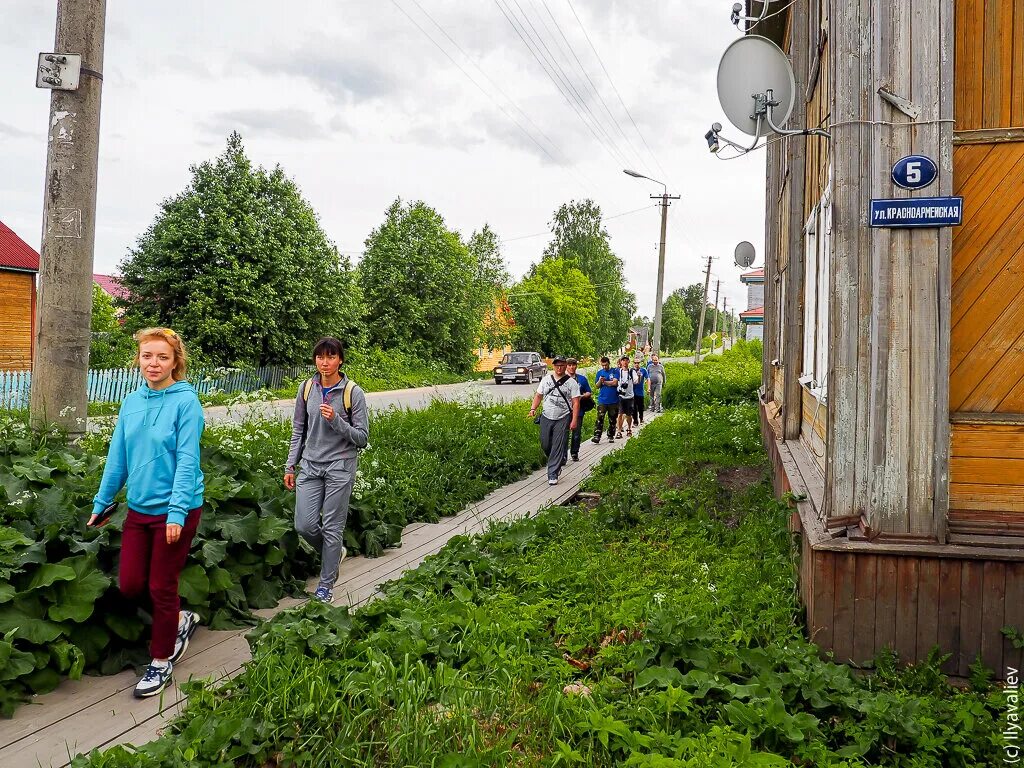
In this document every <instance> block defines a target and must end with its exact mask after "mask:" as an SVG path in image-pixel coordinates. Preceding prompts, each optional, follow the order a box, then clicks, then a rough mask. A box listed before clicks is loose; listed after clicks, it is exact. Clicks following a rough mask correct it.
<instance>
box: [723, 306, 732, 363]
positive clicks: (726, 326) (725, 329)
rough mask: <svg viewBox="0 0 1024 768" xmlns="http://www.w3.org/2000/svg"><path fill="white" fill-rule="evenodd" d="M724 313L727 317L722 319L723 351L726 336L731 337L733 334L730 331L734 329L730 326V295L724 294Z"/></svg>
mask: <svg viewBox="0 0 1024 768" xmlns="http://www.w3.org/2000/svg"><path fill="white" fill-rule="evenodd" d="M722 314H723V315H725V317H724V318H723V320H722V351H723V352H724V351H725V338H726V337H729V338H730V339H731V338H732V334H731V333H730V331H731V330H732V329H731V328H730V327H729V297H728V296H723V297H722Z"/></svg>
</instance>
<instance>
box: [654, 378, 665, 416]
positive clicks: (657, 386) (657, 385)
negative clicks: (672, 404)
mask: <svg viewBox="0 0 1024 768" xmlns="http://www.w3.org/2000/svg"><path fill="white" fill-rule="evenodd" d="M663 386H665V384H664V382H661V381H652V382H651V413H660V412H661V388H662V387H663Z"/></svg>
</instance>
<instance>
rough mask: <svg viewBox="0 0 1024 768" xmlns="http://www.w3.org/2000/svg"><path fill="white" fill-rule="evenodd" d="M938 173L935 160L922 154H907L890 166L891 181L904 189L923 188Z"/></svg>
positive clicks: (933, 179)
mask: <svg viewBox="0 0 1024 768" xmlns="http://www.w3.org/2000/svg"><path fill="white" fill-rule="evenodd" d="M938 175H939V169H938V167H937V166H936V165H935V161H934V160H932V159H931V158H930V157H925V156H924V155H907V156H906V157H903V158H900V159H899V160H897V161H896V165H894V166H893V167H892V180H893V182H894V183H895V184H896V185H897V186H899V187H903V188H904V189H924V188H925V187H927V186H928V185H929V184H931V183H932V182H933V181H935V177H936V176H938Z"/></svg>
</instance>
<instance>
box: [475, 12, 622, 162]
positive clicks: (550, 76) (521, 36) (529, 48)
mask: <svg viewBox="0 0 1024 768" xmlns="http://www.w3.org/2000/svg"><path fill="white" fill-rule="evenodd" d="M494 4H495V5H497V6H498V10H500V11H501V14H502V15H503V16H504V17H505V20H506V21H507V22H508V23H509V25H510V26H511V27H512V29H513V30H514V31H515V33H516V35H518V36H519V39H520V41H522V43H523V45H524V46H526V49H527V51H529V52H530V55H531V56H533V58H534V60H535V61H536V62H537V64H538V65H540V68H541V69H542V70H543V72H544V74H545V75H546V76H547V78H548V79H549V80H550V81H551V83H552V84H553V85H554V86H555V88H556V89H557V90H558V92H559V93H560V94H561V95H562V98H564V99H565V101H566V103H567V104H568V105H569V106H570V107H571V108H572V109H573V111H574V112H575V113H576V116H577V117H578V118H579V119H580V122H582V123H583V124H584V125H585V126H586V127H587V129H588V130H589V131H590V133H591V134H592V135H593V137H594V139H595V140H596V141H597V142H598V143H599V144H600V145H601V147H602V148H603V149H604V150H605V152H607V153H608V155H609V157H611V158H612V160H613V161H614V162H615V163H616V164H618V163H621V160H620V159H618V158H616V157H615V154H614V153H613V152H612V150H611V149H610V148H609V146H608V144H607V143H606V142H605V141H604V140H603V139H602V138H601V137H600V136H599V135H598V133H597V131H595V130H594V127H593V126H592V125H591V124H590V123H589V122H587V120H586V118H585V117H584V116H583V113H582V112H581V111H580V109H579V107H578V106H577V104H576V103H575V102H574V101H573V99H572V98H571V96H570V95H568V94H567V93H566V92H565V91H564V90H563V88H562V85H561V84H560V83H559V82H558V80H557V78H556V77H555V76H554V74H553V73H552V71H551V70H550V69H549V67H548V65H547V64H546V63H545V62H544V61H543V60H542V59H541V56H540V55H539V52H538V51H539V49H537V50H535V49H534V45H533V43H532V38H531V42H528V41H527V39H526V38H527V36H528V33H526V35H524V33H525V32H526V28H525V27H523V28H522V30H521V29H520V22H519V20H518V17H515V14H514V13H512V9H511V7H509V8H508V10H507V11H506V9H505V6H504V5H503V4H502V0H494ZM513 17H515V18H513Z"/></svg>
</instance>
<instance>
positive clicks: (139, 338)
mask: <svg viewBox="0 0 1024 768" xmlns="http://www.w3.org/2000/svg"><path fill="white" fill-rule="evenodd" d="M135 341H136V343H137V344H138V347H137V348H136V350H135V365H139V354H140V352H141V350H142V342H144V341H166V342H167V343H168V344H170V345H171V349H172V350H174V368H173V369H172V370H171V378H172V379H174V380H175V381H182V380H183V379H184V378H185V370H186V368H187V367H188V352H186V351H185V342H183V341H182V340H181V337H180V336H179V335H178V334H177V333H175V332H174V331H172V330H171V329H170V328H143V329H142V330H141V331H138V332H137V333H136V334H135Z"/></svg>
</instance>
